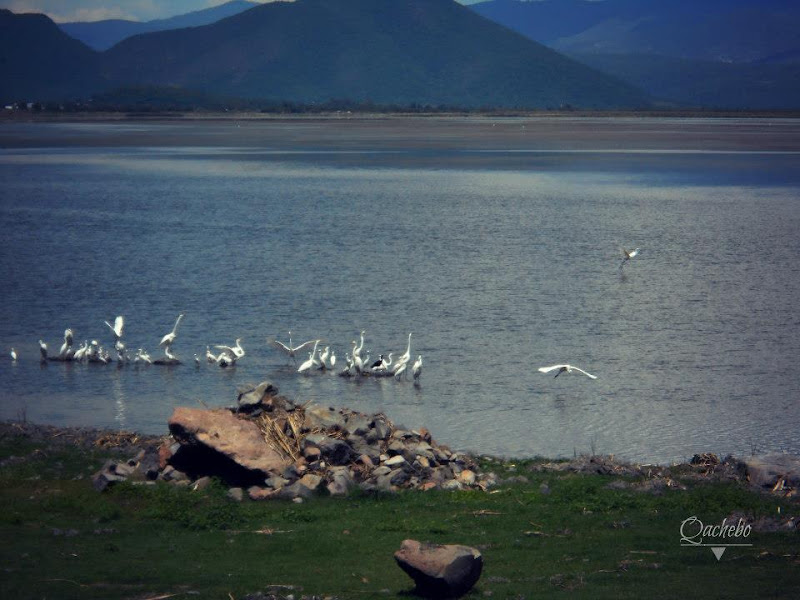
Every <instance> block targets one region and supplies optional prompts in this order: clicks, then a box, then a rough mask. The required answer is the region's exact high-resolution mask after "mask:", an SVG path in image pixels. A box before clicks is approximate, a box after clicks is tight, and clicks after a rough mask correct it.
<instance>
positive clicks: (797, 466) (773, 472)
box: [744, 454, 800, 488]
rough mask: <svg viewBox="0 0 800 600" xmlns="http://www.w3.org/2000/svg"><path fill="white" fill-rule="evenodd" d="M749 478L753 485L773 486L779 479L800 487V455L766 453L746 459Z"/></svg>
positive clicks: (788, 484) (794, 486)
mask: <svg viewBox="0 0 800 600" xmlns="http://www.w3.org/2000/svg"><path fill="white" fill-rule="evenodd" d="M744 464H745V466H746V467H747V478H748V479H749V480H750V483H751V484H752V485H756V486H758V487H769V488H773V487H775V485H776V484H777V483H778V481H779V480H781V479H783V481H784V484H785V485H787V486H789V487H793V488H797V487H800V457H797V456H793V455H791V454H764V455H761V456H751V457H749V458H747V459H745V460H744Z"/></svg>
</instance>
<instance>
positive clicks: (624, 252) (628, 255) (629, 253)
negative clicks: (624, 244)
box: [619, 248, 639, 269]
mask: <svg viewBox="0 0 800 600" xmlns="http://www.w3.org/2000/svg"><path fill="white" fill-rule="evenodd" d="M637 254H639V248H634V249H633V250H626V249H625V248H623V249H622V255H623V257H624V258H623V259H622V262H621V263H620V264H619V268H620V269H621V268H622V267H624V266H625V263H626V262H628V261H629V260H630V259H632V258H633V257H634V256H636V255H637Z"/></svg>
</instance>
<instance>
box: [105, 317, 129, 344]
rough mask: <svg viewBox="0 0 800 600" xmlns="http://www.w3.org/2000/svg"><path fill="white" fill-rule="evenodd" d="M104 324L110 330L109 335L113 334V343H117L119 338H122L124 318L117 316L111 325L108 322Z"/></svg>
mask: <svg viewBox="0 0 800 600" xmlns="http://www.w3.org/2000/svg"><path fill="white" fill-rule="evenodd" d="M104 323H105V324H106V325H108V328H109V329H110V330H111V333H113V334H114V341H115V342H116V341H118V340H119V339H120V338H122V333H123V330H124V329H125V317H123V316H122V315H120V316H118V317H117V318H116V319H114V324H113V325H112V324H111V323H109V322H108V321H104Z"/></svg>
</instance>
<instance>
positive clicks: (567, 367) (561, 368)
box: [539, 365, 597, 379]
mask: <svg viewBox="0 0 800 600" xmlns="http://www.w3.org/2000/svg"><path fill="white" fill-rule="evenodd" d="M539 371H541V372H542V373H549V372H550V371H558V372H557V373H556V377H558V376H559V375H561V374H562V373H565V372H566V373H567V374H571V373H572V372H573V371H577V372H578V373H583V374H584V375H586V376H587V377H589V378H591V379H597V377H596V376H594V375H592V374H591V373H587V372H586V371H584V370H583V369H579V368H578V367H573V366H572V365H553V366H551V367H539ZM554 379H555V377H554Z"/></svg>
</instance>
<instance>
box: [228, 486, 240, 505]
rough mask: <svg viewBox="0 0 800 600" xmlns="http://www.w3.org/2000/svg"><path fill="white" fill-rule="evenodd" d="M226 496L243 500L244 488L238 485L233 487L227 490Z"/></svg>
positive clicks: (238, 500)
mask: <svg viewBox="0 0 800 600" xmlns="http://www.w3.org/2000/svg"><path fill="white" fill-rule="evenodd" d="M228 498H230V499H231V500H235V501H236V502H241V501H242V500H244V490H243V489H242V488H240V487H234V488H231V489H229V490H228Z"/></svg>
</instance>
